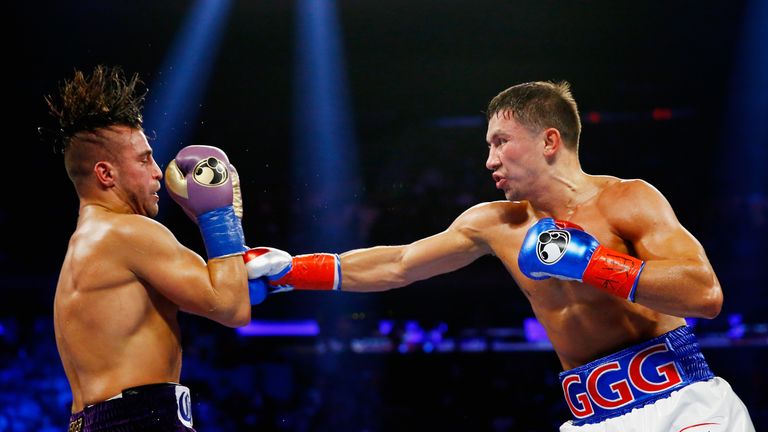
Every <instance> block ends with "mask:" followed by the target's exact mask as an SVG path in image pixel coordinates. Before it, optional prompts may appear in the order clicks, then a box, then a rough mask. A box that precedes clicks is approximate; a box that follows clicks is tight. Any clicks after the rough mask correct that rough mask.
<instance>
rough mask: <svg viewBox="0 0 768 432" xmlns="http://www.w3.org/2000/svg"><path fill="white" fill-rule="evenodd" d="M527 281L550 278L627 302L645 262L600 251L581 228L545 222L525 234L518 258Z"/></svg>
mask: <svg viewBox="0 0 768 432" xmlns="http://www.w3.org/2000/svg"><path fill="white" fill-rule="evenodd" d="M517 263H518V266H519V267H520V271H521V272H522V273H523V274H524V275H525V276H527V277H528V278H530V279H534V280H542V279H547V278H550V277H554V278H557V279H563V280H573V281H578V282H583V283H586V284H589V285H592V286H594V287H596V288H598V289H600V290H603V291H605V292H608V293H610V294H613V295H616V296H619V297H622V298H624V299H627V300H629V301H634V300H635V290H636V289H637V282H638V280H639V278H640V273H641V272H642V271H643V268H644V267H645V262H644V261H642V260H640V259H638V258H635V257H632V256H629V255H627V254H624V253H621V252H617V251H614V250H611V249H609V248H606V247H603V246H601V245H600V243H599V242H598V241H597V240H596V239H595V238H594V237H592V236H591V235H589V234H588V233H586V232H585V231H584V230H583V229H582V228H581V227H580V226H578V225H576V224H573V223H570V222H565V221H558V220H555V219H553V218H544V219H541V220H539V221H538V222H536V223H535V224H534V225H533V226H532V227H531V228H530V229H529V230H528V232H527V233H526V235H525V239H524V240H523V246H522V247H521V248H520V254H519V255H518V258H517Z"/></svg>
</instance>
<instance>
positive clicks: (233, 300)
mask: <svg viewBox="0 0 768 432" xmlns="http://www.w3.org/2000/svg"><path fill="white" fill-rule="evenodd" d="M99 132H100V134H101V135H102V136H103V137H106V139H107V140H108V146H109V150H110V151H109V152H106V153H104V155H109V156H105V158H104V159H100V160H97V161H96V162H95V163H93V171H92V173H91V174H90V175H89V176H87V177H86V178H84V179H82V180H81V181H77V182H76V189H77V191H78V196H79V198H80V213H79V217H78V220H77V228H76V229H75V232H74V234H73V235H72V237H71V239H70V241H69V247H68V249H67V254H66V257H65V258H64V263H63V265H62V268H61V273H60V276H59V281H58V285H57V287H56V296H55V300H54V327H55V332H56V344H57V347H58V349H59V354H60V356H61V360H62V363H63V365H64V370H65V372H66V375H67V379H68V380H69V384H70V387H71V389H72V396H73V402H72V412H77V411H81V410H82V409H83V408H84V407H85V406H87V405H90V404H94V403H97V402H100V401H103V400H106V399H108V398H110V397H112V396H115V395H118V394H120V392H121V391H122V390H123V389H125V388H129V387H134V386H138V385H143V384H151V383H158V382H179V378H180V373H181V342H180V332H179V325H178V320H177V314H178V311H179V310H182V311H185V312H189V313H193V314H196V315H200V316H204V317H207V318H210V319H212V320H214V321H217V322H219V323H221V324H224V325H226V326H230V327H236V326H241V325H245V324H246V323H248V322H249V321H250V316H251V309H250V303H249V301H248V285H247V276H246V273H245V267H244V265H243V260H242V257H240V256H232V257H227V258H220V259H212V260H210V261H209V262H208V263H206V262H205V261H204V260H203V259H202V258H201V257H200V256H199V255H198V254H196V253H195V252H193V251H192V250H190V249H188V248H186V247H184V246H183V245H182V244H181V243H179V242H178V241H177V240H176V238H175V237H174V236H173V234H172V233H171V232H170V231H169V230H168V229H167V228H165V227H164V226H163V225H161V224H160V223H158V222H156V221H154V220H152V219H151V218H152V217H154V216H156V215H157V212H158V200H159V198H158V196H157V191H158V190H160V180H161V179H162V172H161V171H160V168H159V167H158V165H157V163H155V161H154V159H153V158H152V149H151V148H150V146H149V144H148V142H147V138H146V136H145V135H144V133H143V132H142V131H140V130H137V129H132V128H129V127H127V126H113V127H110V128H107V129H103V130H100V131H99ZM75 139H77V137H75ZM96 159H99V158H96Z"/></svg>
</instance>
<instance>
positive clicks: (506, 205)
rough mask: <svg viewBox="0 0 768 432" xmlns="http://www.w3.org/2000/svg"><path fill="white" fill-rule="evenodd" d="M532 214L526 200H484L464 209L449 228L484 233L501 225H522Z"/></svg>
mask: <svg viewBox="0 0 768 432" xmlns="http://www.w3.org/2000/svg"><path fill="white" fill-rule="evenodd" d="M532 215H533V211H532V209H531V206H530V204H529V203H528V201H492V202H484V203H480V204H477V205H475V206H472V207H470V208H469V209H467V210H466V211H464V213H462V214H461V215H459V217H457V218H456V220H455V221H454V222H453V224H451V228H452V229H459V230H464V231H467V232H474V233H484V232H487V231H489V230H492V229H494V228H498V227H502V226H518V225H524V224H525V223H526V222H527V221H528V220H529V219H530V218H531V217H532Z"/></svg>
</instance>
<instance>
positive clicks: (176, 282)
mask: <svg viewBox="0 0 768 432" xmlns="http://www.w3.org/2000/svg"><path fill="white" fill-rule="evenodd" d="M128 253H129V256H128V257H127V259H128V261H129V262H130V266H129V267H130V268H131V270H132V271H133V272H134V273H135V274H136V276H137V277H139V278H140V279H142V280H143V281H145V282H146V283H147V284H148V285H150V286H151V287H152V288H153V289H155V290H156V291H157V292H158V293H160V294H161V295H163V296H164V297H166V298H167V299H168V300H170V301H171V302H172V303H174V304H176V305H178V306H179V308H180V309H181V310H184V311H186V312H190V313H194V314H198V315H203V316H206V315H207V313H208V312H210V311H212V310H214V309H215V308H216V302H217V298H216V295H215V291H216V290H215V289H214V279H215V278H216V275H215V274H214V275H212V274H211V272H210V271H209V265H208V263H206V262H205V261H204V260H203V258H202V257H200V255H198V254H197V253H195V252H194V251H192V250H191V249H189V248H187V247H185V246H184V245H182V244H181V243H179V241H178V240H177V239H176V238H175V237H174V235H173V234H172V233H171V232H170V231H169V230H168V229H167V228H165V227H163V226H162V225H159V224H157V225H154V226H152V227H151V228H149V229H146V230H143V231H142V233H141V235H140V236H138V238H135V250H133V251H129V252H128ZM229 260H235V261H233V262H232V263H231V264H229V263H226V262H225V263H223V266H224V267H222V266H221V265H219V266H215V267H213V268H215V269H216V271H217V272H223V273H226V272H231V273H233V275H236V274H237V271H238V270H237V268H238V265H239V266H240V267H242V259H241V258H240V257H233V258H230V259H229ZM219 261H224V260H219ZM229 267H231V268H229Z"/></svg>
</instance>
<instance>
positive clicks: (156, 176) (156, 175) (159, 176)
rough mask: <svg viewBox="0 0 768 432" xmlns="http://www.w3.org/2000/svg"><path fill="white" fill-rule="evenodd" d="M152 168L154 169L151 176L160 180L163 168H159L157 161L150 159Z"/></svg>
mask: <svg viewBox="0 0 768 432" xmlns="http://www.w3.org/2000/svg"><path fill="white" fill-rule="evenodd" d="M152 165H153V166H152V168H153V170H154V171H155V172H154V173H152V178H155V179H157V180H158V181H159V180H162V178H163V170H161V169H160V166H159V165H158V164H157V161H156V160H154V159H152Z"/></svg>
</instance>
